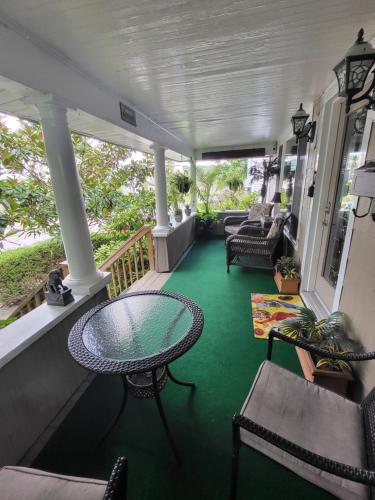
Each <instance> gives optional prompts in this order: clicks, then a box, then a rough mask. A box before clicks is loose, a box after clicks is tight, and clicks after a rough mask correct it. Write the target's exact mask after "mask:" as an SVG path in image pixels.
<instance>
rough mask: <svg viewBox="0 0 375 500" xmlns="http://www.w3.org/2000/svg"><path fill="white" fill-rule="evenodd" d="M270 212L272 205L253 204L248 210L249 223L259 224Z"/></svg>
mask: <svg viewBox="0 0 375 500" xmlns="http://www.w3.org/2000/svg"><path fill="white" fill-rule="evenodd" d="M271 210H272V205H270V204H269V203H254V205H253V206H252V207H250V210H249V216H248V219H249V221H253V222H254V221H255V222H260V219H261V217H263V216H264V215H270V213H271Z"/></svg>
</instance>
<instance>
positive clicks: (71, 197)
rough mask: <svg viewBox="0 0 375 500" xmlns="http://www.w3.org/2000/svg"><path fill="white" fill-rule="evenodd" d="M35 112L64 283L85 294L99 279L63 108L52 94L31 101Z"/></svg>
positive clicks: (101, 274) (101, 276) (99, 275)
mask: <svg viewBox="0 0 375 500" xmlns="http://www.w3.org/2000/svg"><path fill="white" fill-rule="evenodd" d="M34 104H35V105H36V107H37V109H38V110H39V113H40V117H41V123H42V128H43V136H44V142H45V146H46V152H47V158H48V166H49V170H50V174H51V179H52V186H53V191H54V194H55V200H56V208H57V215H58V218H59V222H60V229H61V236H62V240H63V243H64V248H65V254H66V257H67V260H68V265H69V275H68V276H67V278H66V280H65V282H66V284H67V285H68V286H70V287H72V288H73V291H74V290H75V291H76V292H77V293H83V294H84V293H89V292H90V289H91V288H92V287H93V285H95V284H96V283H97V282H98V281H100V280H101V279H102V278H103V276H104V275H103V273H101V272H100V271H98V270H97V269H96V266H95V261H94V254H93V248H92V244H91V239H90V232H89V227H88V223H87V218H86V213H85V208H84V202H83V196H82V192H81V185H80V180H79V176H78V171H77V166H76V162H75V157H74V151H73V144H72V139H71V133H70V129H69V126H68V121H67V108H66V106H65V105H64V104H63V103H62V102H61V101H59V100H58V99H56V98H55V97H54V96H52V95H48V96H41V97H40V98H37V99H36V100H35V101H34Z"/></svg>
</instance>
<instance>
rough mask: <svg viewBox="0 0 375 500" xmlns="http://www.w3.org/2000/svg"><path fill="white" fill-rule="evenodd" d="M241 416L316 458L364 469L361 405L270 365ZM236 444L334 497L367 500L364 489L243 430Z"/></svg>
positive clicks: (257, 380) (267, 363) (264, 368)
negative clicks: (278, 464)
mask: <svg viewBox="0 0 375 500" xmlns="http://www.w3.org/2000/svg"><path fill="white" fill-rule="evenodd" d="M241 413H242V414H243V415H245V416H246V417H248V418H249V419H251V420H253V421H254V422H256V423H258V424H259V425H262V426H263V427H266V428H267V429H269V430H271V431H273V432H275V433H277V434H279V435H280V436H282V437H284V438H286V439H288V440H289V441H292V442H293V443H295V444H297V445H299V446H302V447H303V448H305V449H307V450H310V451H312V452H314V453H317V454H318V455H321V456H324V457H326V458H330V459H332V460H335V461H337V462H342V463H344V464H348V465H352V466H355V467H365V466H366V451H365V437H364V430H363V418H362V410H361V408H360V406H359V405H357V404H355V403H353V402H352V401H349V400H348V399H345V398H343V397H342V396H339V395H338V394H335V393H334V392H331V391H328V390H327V389H324V388H322V387H320V386H318V385H315V384H311V383H310V382H308V381H307V380H305V379H303V378H301V377H298V376H297V375H295V374H294V373H292V372H290V371H288V370H285V369H284V368H282V367H280V366H278V365H275V364H274V363H272V362H270V361H265V362H264V363H263V364H262V365H261V366H260V368H259V370H258V373H257V376H256V378H255V381H254V383H253V386H252V388H251V390H250V393H249V395H248V397H247V399H246V401H245V404H244V406H243V408H242V410H241ZM241 441H242V442H244V443H246V444H247V445H248V446H251V447H252V448H255V449H257V450H259V451H260V452H262V453H263V454H264V455H267V456H268V457H270V458H272V459H273V460H275V461H276V462H279V463H280V464H282V465H283V466H285V467H287V468H288V469H290V470H292V471H293V472H295V473H296V474H298V475H299V476H301V477H303V478H304V479H307V480H308V481H311V482H312V483H314V484H316V485H318V486H320V487H321V488H323V489H325V490H327V491H329V492H331V493H333V494H334V495H336V496H338V497H339V498H342V499H347V500H354V499H368V498H369V490H368V488H367V486H365V485H362V484H360V483H355V482H353V481H348V480H346V479H342V478H340V477H338V476H335V475H333V474H329V473H327V472H323V471H321V470H319V469H317V468H315V467H312V466H310V465H308V464H306V463H304V462H302V461H301V460H299V459H297V458H295V457H293V456H292V455H290V454H289V453H286V452H284V451H283V450H281V449H280V448H277V447H276V446H274V445H272V444H270V443H267V442H266V441H264V440H263V439H261V438H259V437H258V436H255V435H254V434H251V433H250V432H248V431H246V430H244V429H241Z"/></svg>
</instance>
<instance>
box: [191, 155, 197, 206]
mask: <svg viewBox="0 0 375 500" xmlns="http://www.w3.org/2000/svg"><path fill="white" fill-rule="evenodd" d="M190 179H191V180H192V181H193V185H194V189H192V190H191V194H190V205H191V209H192V210H193V212H195V211H196V210H197V190H196V185H197V162H196V160H195V158H190Z"/></svg>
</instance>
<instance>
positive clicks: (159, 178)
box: [152, 144, 170, 236]
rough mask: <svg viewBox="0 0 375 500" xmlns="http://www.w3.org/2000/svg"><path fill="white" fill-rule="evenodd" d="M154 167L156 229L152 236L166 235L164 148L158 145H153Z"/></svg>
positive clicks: (168, 230)
mask: <svg viewBox="0 0 375 500" xmlns="http://www.w3.org/2000/svg"><path fill="white" fill-rule="evenodd" d="M152 149H153V150H154V152H155V154H154V158H155V167H154V179H155V199H156V227H155V228H154V229H153V231H152V232H153V234H154V235H155V236H158V235H166V234H168V233H169V232H170V227H169V223H168V200H167V179H166V174H165V148H164V147H163V146H160V145H159V144H153V146H152Z"/></svg>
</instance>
